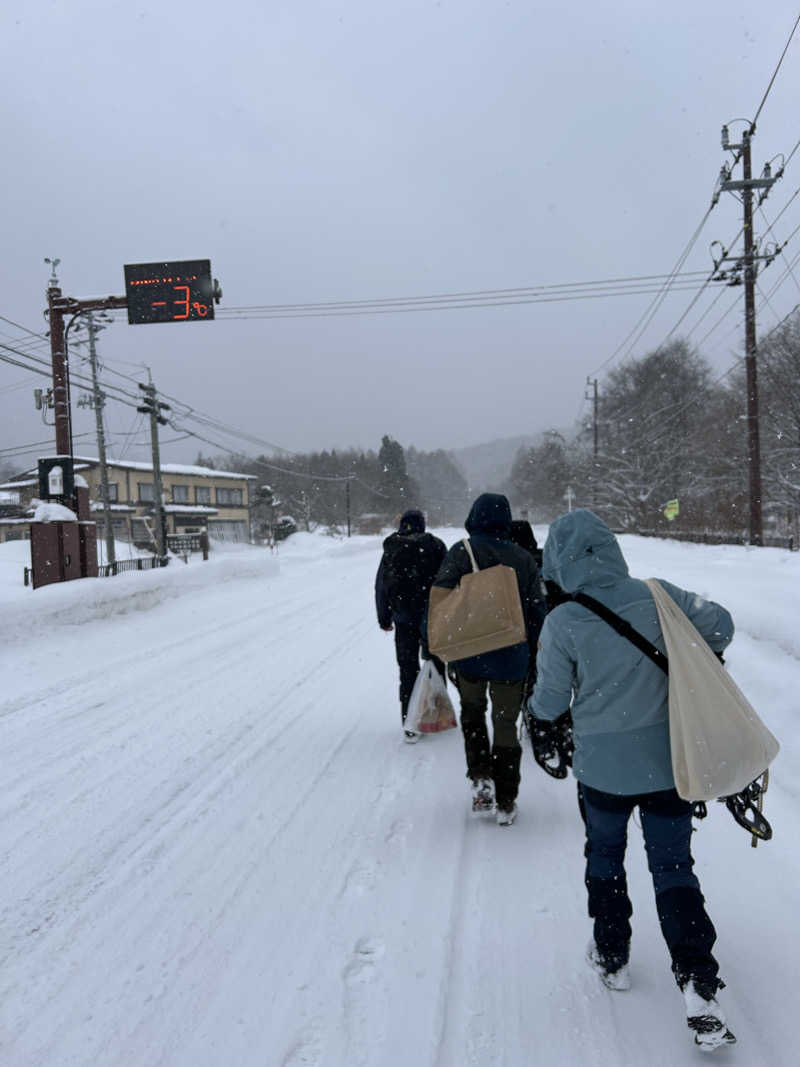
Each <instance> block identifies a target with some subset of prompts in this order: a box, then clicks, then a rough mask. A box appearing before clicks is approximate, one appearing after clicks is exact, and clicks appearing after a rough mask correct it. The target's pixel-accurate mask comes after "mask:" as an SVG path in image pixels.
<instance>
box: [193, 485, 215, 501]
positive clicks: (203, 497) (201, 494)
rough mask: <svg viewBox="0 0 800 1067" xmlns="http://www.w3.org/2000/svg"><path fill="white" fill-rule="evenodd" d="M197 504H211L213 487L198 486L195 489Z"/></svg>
mask: <svg viewBox="0 0 800 1067" xmlns="http://www.w3.org/2000/svg"><path fill="white" fill-rule="evenodd" d="M194 502H195V504H210V503H211V487H210V486H208V485H196V486H195V489H194Z"/></svg>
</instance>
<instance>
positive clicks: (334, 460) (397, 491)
mask: <svg viewBox="0 0 800 1067" xmlns="http://www.w3.org/2000/svg"><path fill="white" fill-rule="evenodd" d="M758 375H759V390H760V428H761V467H762V479H763V510H764V523H765V532H771V533H777V534H794V536H795V538H796V539H797V537H798V533H800V531H799V530H798V515H799V514H800V313H796V314H795V315H794V316H792V317H790V318H789V319H787V320H786V321H785V322H783V323H782V324H781V325H780V326H779V327H777V328H776V329H775V330H774V331H773V332H772V333H770V334H768V335H767V337H765V338H762V340H761V341H760V343H759V351H758ZM519 440H522V441H526V440H529V441H531V442H533V443H529V444H522V445H517V442H518V441H519ZM509 445H511V446H514V445H517V447H516V448H514V450H513V451H509ZM504 448H505V449H506V452H505V464H506V467H505V473H503V461H502V458H501V457H503V449H504ZM462 451H463V452H464V453H467V452H469V453H470V454H471V456H470V459H471V463H472V464H473V470H476V469H480V470H482V471H485V472H491V475H490V476H489V475H487V477H490V478H491V481H490V482H489V484H481V482H480V476H478V478H475V477H473V484H470V482H469V479H468V472H467V471H466V470H465V466H464V465H463V463H459V461H458V456H457V454H456V453H453V452H449V451H445V450H442V449H439V450H437V451H434V452H425V451H421V450H418V449H416V448H415V447H414V446H413V445H407V446H405V447H404V446H403V445H402V444H400V443H399V442H397V441H395V440H393V439H392V438H391V437H389V436H388V435H387V436H384V438H383V440H382V441H381V443H380V446H379V447H378V448H377V449H376V450H375V451H372V450H370V451H367V452H365V451H363V450H355V449H350V450H341V451H340V450H333V451H330V452H327V451H324V452H310V453H307V454H304V455H299V456H290V457H276V456H258V457H256V458H255V459H252V458H246V457H243V456H240V455H236V456H231V457H224V458H222V457H220V458H219V459H218V460H217V461H216V465H220V464H234V465H235V467H236V469H239V470H244V471H246V472H247V473H251V474H255V475H257V477H258V484H259V485H262V486H264V485H266V486H268V487H269V490H270V491H271V493H272V494H273V500H274V501H275V506H276V507H277V509H278V511H279V512H281V513H286V514H290V515H291V516H292V517H293V518H294V519H295V521H296V522H297V523H298V524H300V525H301V526H304V527H306V528H308V527H312V526H317V525H323V526H327V527H332V528H342V527H344V525H345V523H346V522H347V516H348V507H349V515H350V518H351V521H352V523H353V524H354V525H355V526H357V527H363V528H365V529H366V528H368V527H369V526H370V524H372V525H373V526H375V527H376V528H378V529H379V528H380V527H381V524H382V523H383V524H392V523H394V522H395V520H396V518H397V516H398V515H399V514H400V512H402V511H403V510H404V509H406V508H408V507H419V508H422V509H423V510H424V511H425V513H426V515H427V517H428V522H429V524H430V525H433V526H441V525H457V526H460V525H462V524H463V522H464V519H465V517H466V515H467V512H468V510H469V506H470V503H471V501H472V499H473V498H474V496H475V495H477V493H478V492H480V491H483V490H487V489H488V490H493V491H496V492H505V493H506V494H507V495H508V497H509V499H510V500H511V504H512V508H513V510H514V512H515V514H516V515H524V516H527V517H528V518H530V520H531V521H532V522H537V523H546V522H549V521H551V520H552V519H553V518H555V517H556V516H557V515H559V514H561V513H563V512H564V511H566V510H568V509H569V508H570V507H578V506H583V507H590V508H592V509H593V510H595V511H597V512H598V514H600V515H602V516H603V517H604V518H605V519H606V520H607V521H608V522H609V523H610V524H611V525H612V526H613V527H614V528H616V529H620V530H637V529H639V530H645V529H646V530H661V529H663V530H665V531H666V530H667V529H669V528H670V527H671V528H672V529H683V530H690V531H704V530H707V531H709V532H711V531H719V532H726V533H736V532H744V531H745V530H746V528H747V524H748V506H749V505H748V501H749V496H748V493H749V490H748V464H747V387H746V376H745V366H744V360H739V361H738V362H737V363H736V364H735V365H734V367H733V368H732V370H731V371H729V372H728V373H726V374H724V375H722V376H718V377H716V378H715V377H714V375H713V372H712V370H711V368H710V366H709V364H708V362H707V361H706V360H705V359H704V357H703V356H701V354H700V353H699V352H698V351H697V350H696V349H694V348H692V347H691V346H690V345H689V344H688V343H687V342H686V341H684V340H681V339H677V340H673V341H672V342H671V343H669V344H668V345H666V346H663V347H661V348H659V349H657V350H656V351H653V352H650V353H648V354H647V355H645V356H643V357H641V358H640V359H637V360H628V361H627V362H625V363H623V364H621V365H620V366H618V367H616V368H615V369H614V370H612V371H611V372H610V373H609V374H608V375H607V377H606V378H605V380H604V381H603V382H602V383H601V384H600V389H599V394H598V403H597V416H596V420H595V418H594V412H593V411H592V410H590V411H589V414H588V417H587V419H586V420H585V421H584V422H583V423H582V424H581V425H580V426H578V427H577V428H576V429H575V431H574V432H573V433H572V434H571V435H570V434H565V433H563V432H560V431H558V430H549V431H545V432H541V433H539V434H538V435H537V436H535V437H534V436H531V438H529V439H526V438H522V439H512V440H511V441H510V442H502V441H499V442H490V443H487V445H485V446H483V450H482V449H481V447H480V446H473V447H472V448H471V449H469V450H462ZM482 451H483V453H484V455H483V460H484V462H483V465H482V467H481V466H480V465H478V466H477V467H476V466H474V464H475V461H476V458H477V459H480V458H481V452H482ZM198 462H199V463H203V464H213V463H214V462H215V461H214V460H213V459H209V458H208V457H204V456H202V455H201V456H199V457H198ZM348 498H349V499H348ZM675 500H677V501H678V508H679V514H678V516H677V518H675V519H674V520H672V521H671V520H669V519H668V518H667V517H666V516H665V509H666V508H667V504H668V502H670V501H675Z"/></svg>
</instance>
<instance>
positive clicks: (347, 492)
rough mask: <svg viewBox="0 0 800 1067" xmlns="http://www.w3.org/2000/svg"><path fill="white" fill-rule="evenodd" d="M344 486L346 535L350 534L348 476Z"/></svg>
mask: <svg viewBox="0 0 800 1067" xmlns="http://www.w3.org/2000/svg"><path fill="white" fill-rule="evenodd" d="M344 487H345V490H344V491H345V501H346V507H347V536H348V537H349V536H350V478H349V476H348V478H347V481H346V482H345V483H344Z"/></svg>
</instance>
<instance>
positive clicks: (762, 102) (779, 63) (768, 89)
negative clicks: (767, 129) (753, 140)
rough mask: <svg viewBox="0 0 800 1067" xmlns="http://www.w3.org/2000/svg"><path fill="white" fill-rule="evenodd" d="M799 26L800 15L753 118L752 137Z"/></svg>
mask: <svg viewBox="0 0 800 1067" xmlns="http://www.w3.org/2000/svg"><path fill="white" fill-rule="evenodd" d="M798 25H800V15H798V16H797V18H796V20H795V24H794V26H792V32H791V33H790V34H789V39H788V41H787V42H786V45H785V47H784V49H783V52H781V58H780V59H779V60H778V65H777V67H776V68H775V71H774V73H773V75H772V77H771V78H770V80H769V85H768V86H767V89H766V92H765V93H764V96H763V97H762V98H761V103H760V104H759V105H758V111H756V113H755V116H754V118H753V121H752V123H751V125H750V134H751V136H752V134H754V133H755V129H756V123H757V122H758V117H759V115H760V114H761V111H762V109H763V107H764V104H765V103H766V102H767V97H768V96H769V94H770V91H771V89H772V86H773V85H774V84H775V79H776V78H777V77H778V71H779V70H780V69H781V65H782V63H783V60H784V58H785V56H786V53H787V52H788V51H789V45H790V44H791V43H792V38H793V37H794V34H795V30H796V29H797V27H798Z"/></svg>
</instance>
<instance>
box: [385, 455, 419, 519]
mask: <svg viewBox="0 0 800 1067" xmlns="http://www.w3.org/2000/svg"><path fill="white" fill-rule="evenodd" d="M378 465H379V471H380V481H379V488H380V490H381V492H382V493H383V494H384V497H385V502H384V507H385V508H386V509H387V510H388V511H389V512H390V513H391V515H392V517H395V516H399V515H400V514H401V513H402V512H403V511H405V510H406V509H407V508H410V507H414V506H415V504H416V501H415V499H414V498H415V497H416V486H415V485H414V483H413V482H412V481H411V479H410V478H409V476H408V471H407V470H406V457H405V452H404V451H403V446H402V445H401V444H400V443H399V442H398V441H395V440H394V439H393V438H391V437H389V436H388V435H387V434H384V436H383V438H382V439H381V447H380V449H379V451H378Z"/></svg>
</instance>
